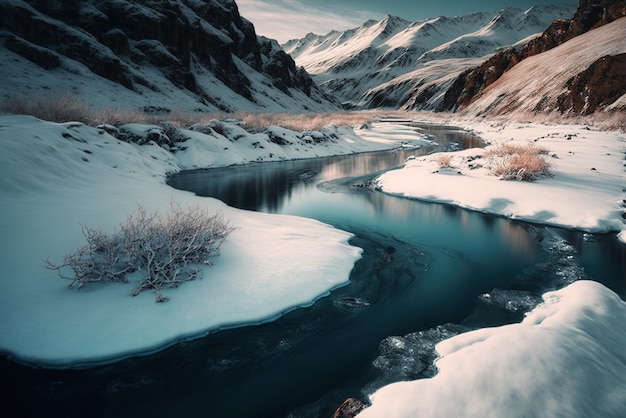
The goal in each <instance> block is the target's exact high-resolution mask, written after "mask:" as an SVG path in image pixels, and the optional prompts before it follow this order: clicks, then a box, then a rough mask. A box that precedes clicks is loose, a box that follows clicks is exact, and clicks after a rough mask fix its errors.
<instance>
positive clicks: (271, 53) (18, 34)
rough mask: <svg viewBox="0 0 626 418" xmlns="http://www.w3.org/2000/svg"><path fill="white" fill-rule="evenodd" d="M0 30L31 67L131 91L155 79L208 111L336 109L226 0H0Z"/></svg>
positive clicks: (149, 86)
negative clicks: (76, 68)
mask: <svg viewBox="0 0 626 418" xmlns="http://www.w3.org/2000/svg"><path fill="white" fill-rule="evenodd" d="M0 30H1V32H0V33H1V35H0V41H1V43H2V44H3V45H4V47H5V48H6V49H8V50H9V51H11V52H12V53H14V54H17V55H19V56H20V57H23V58H25V59H27V60H28V61H30V62H31V63H34V64H36V65H37V66H39V67H41V68H44V69H47V70H54V69H69V68H70V67H71V66H72V65H73V64H76V63H79V64H81V65H82V66H84V67H86V68H87V69H88V70H89V71H91V72H92V73H94V74H96V75H97V76H99V77H102V78H104V79H106V80H109V81H112V82H114V83H116V84H119V85H122V86H124V87H125V88H126V89H129V90H131V91H134V92H136V93H142V94H148V95H149V91H153V92H164V91H165V90H167V88H166V87H164V85H163V83H162V79H161V77H162V78H164V79H165V80H166V81H167V83H166V84H167V85H168V86H169V85H170V84H171V86H170V89H172V88H173V89H178V90H183V91H185V93H188V94H189V95H191V96H192V97H193V98H194V99H195V100H194V101H198V103H199V105H200V107H203V106H202V105H204V106H205V107H207V108H209V109H213V108H215V109H221V110H236V108H238V107H240V106H238V105H237V103H246V102H249V103H250V104H249V105H246V106H244V107H248V108H250V109H256V108H265V107H268V108H272V107H276V108H296V109H297V108H298V107H300V108H302V109H304V108H315V107H321V108H334V107H337V104H336V103H335V102H334V99H333V98H332V97H330V96H327V95H325V94H324V93H322V91H321V90H319V89H318V88H317V86H316V85H315V84H314V83H313V81H312V80H311V78H310V77H309V76H308V74H307V73H306V72H305V71H304V70H302V69H299V68H296V65H295V63H294V61H293V60H292V59H291V57H289V56H288V55H287V54H285V53H284V52H283V51H282V50H281V49H280V48H279V47H278V44H277V43H275V42H273V43H272V42H271V41H270V40H267V39H264V38H257V35H256V33H255V30H254V26H253V25H252V24H251V23H250V22H249V21H248V20H246V19H245V18H243V17H241V16H240V14H239V11H238V8H237V5H236V4H235V2H234V1H233V0H166V1H150V0H144V1H127V0H70V1H57V0H6V1H3V2H2V3H0ZM155 72H156V73H157V74H158V75H159V77H155V76H154V73H155ZM223 87H225V88H223ZM276 91H279V93H277V92H276ZM225 93H227V94H225ZM232 93H234V94H235V95H236V96H237V97H236V100H232V99H230V98H229V96H230V97H232ZM280 93H282V94H280ZM225 96H226V97H225ZM285 96H286V97H285ZM241 98H243V99H245V101H242V100H241ZM268 98H269V99H268ZM289 98H292V99H293V100H289ZM233 103H234V105H233ZM273 103H274V104H276V106H273Z"/></svg>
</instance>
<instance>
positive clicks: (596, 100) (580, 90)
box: [438, 0, 626, 115]
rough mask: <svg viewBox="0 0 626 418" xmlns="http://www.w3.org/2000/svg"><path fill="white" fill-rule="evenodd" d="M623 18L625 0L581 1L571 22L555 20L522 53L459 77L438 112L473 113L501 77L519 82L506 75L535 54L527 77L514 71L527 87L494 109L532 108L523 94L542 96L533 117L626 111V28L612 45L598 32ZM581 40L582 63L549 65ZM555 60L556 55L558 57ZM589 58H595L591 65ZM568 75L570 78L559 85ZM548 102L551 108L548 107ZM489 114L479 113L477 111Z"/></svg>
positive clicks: (506, 53) (497, 57)
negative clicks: (557, 90)
mask: <svg viewBox="0 0 626 418" xmlns="http://www.w3.org/2000/svg"><path fill="white" fill-rule="evenodd" d="M625 16H626V1H625V0H580V3H579V5H578V8H577V10H576V13H574V16H572V18H571V19H568V20H563V19H561V20H555V21H554V22H552V24H550V26H549V27H548V28H547V29H546V30H545V31H543V33H542V34H541V36H538V37H536V38H534V39H532V40H531V41H530V42H528V43H527V44H525V45H523V46H521V47H520V48H519V49H515V48H508V49H505V50H502V51H499V52H497V53H496V54H494V55H492V56H491V57H490V58H489V59H488V60H486V61H485V62H483V63H482V64H481V65H479V66H477V67H475V68H472V69H469V70H467V71H465V72H463V73H462V74H460V75H459V77H458V78H457V79H456V80H455V81H454V83H453V84H452V86H451V87H450V88H449V89H448V91H447V92H446V94H445V97H444V100H443V102H442V103H441V105H440V106H439V108H438V110H456V109H465V110H466V111H469V112H472V111H473V110H474V109H472V108H471V107H473V106H470V105H471V104H472V102H473V101H475V100H476V98H477V97H478V96H480V95H481V93H482V92H483V90H485V89H487V88H488V87H489V86H490V85H491V84H494V83H495V82H497V81H499V80H500V79H501V78H505V79H507V80H509V83H511V82H514V81H516V80H514V79H512V78H511V77H510V76H507V72H508V71H510V70H511V69H514V67H516V66H517V65H518V64H520V63H523V62H524V61H525V60H526V59H528V58H531V57H534V56H536V55H542V57H541V58H537V60H536V61H535V60H533V61H534V62H536V63H537V65H535V66H525V67H524V68H525V69H526V72H520V71H517V72H516V73H517V74H518V75H519V76H520V77H521V78H523V79H525V80H528V81H529V83H525V84H522V85H520V86H519V91H515V93H516V94H515V95H511V96H507V97H506V98H505V96H502V97H500V98H498V103H494V104H493V105H494V106H496V105H497V106H499V107H500V108H501V111H502V110H503V109H504V108H508V109H509V110H508V112H510V111H512V109H521V108H523V107H527V105H528V103H519V102H516V101H518V100H519V97H517V96H519V94H518V93H521V94H522V95H526V96H528V97H532V96H536V95H538V94H543V99H542V101H541V102H538V103H536V105H535V107H534V111H535V112H545V111H554V110H558V111H559V112H560V113H566V114H570V115H572V114H573V115H580V114H590V113H593V112H596V111H598V110H600V111H610V112H615V111H620V110H621V111H624V110H626V106H625V105H624V102H623V100H622V101H621V104H620V97H621V96H624V95H626V69H625V68H626V67H625V66H626V55H625V54H623V53H622V52H620V51H623V49H624V36H623V33H624V31H623V29H622V30H621V31H618V32H617V33H616V34H615V35H617V36H615V37H613V39H612V40H611V41H610V42H607V39H606V37H603V36H605V35H606V34H604V33H603V32H602V31H600V32H597V31H594V29H597V28H599V27H601V26H604V25H607V24H610V23H611V22H614V21H616V20H619V19H621V18H623V17H625ZM589 32H592V33H593V34H589ZM579 36H585V41H580V44H581V45H579V46H580V47H581V48H583V50H576V49H574V50H572V51H571V54H574V56H577V57H578V60H576V59H574V60H572V59H571V58H572V56H571V55H564V56H562V57H560V58H559V59H558V62H551V61H553V57H552V56H553V54H552V53H549V54H548V52H551V50H552V49H553V48H556V47H558V46H560V45H563V44H567V43H570V42H574V43H576V44H579V41H578V40H577V37H579ZM595 37H597V38H598V39H595ZM555 55H557V56H558V53H555ZM590 57H593V59H592V60H590ZM594 60H595V61H594ZM563 62H569V63H570V66H569V68H566V69H565V71H558V70H557V68H563V66H562V65H560V64H561V63H563ZM582 63H586V64H585V65H586V67H581V64H582ZM565 73H567V74H568V76H569V79H567V80H566V81H563V80H560V78H562V77H563V74H565ZM546 76H547V77H548V79H546ZM550 76H554V78H551V77H550ZM539 79H542V80H545V81H546V83H544V84H543V85H542V86H540V87H539V86H537V85H535V81H536V80H539ZM557 84H558V85H559V86H560V88H561V89H562V91H561V92H560V93H559V98H558V99H557V100H556V102H555V100H554V98H553V97H552V96H554V94H555V93H554V88H555V86H556V85H557ZM541 90H543V91H541ZM548 102H551V104H550V105H548ZM503 105H506V106H504V107H503ZM485 110H486V109H482V110H480V109H476V111H479V112H485Z"/></svg>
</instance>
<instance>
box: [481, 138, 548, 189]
mask: <svg viewBox="0 0 626 418" xmlns="http://www.w3.org/2000/svg"><path fill="white" fill-rule="evenodd" d="M547 153H548V150H547V149H545V148H543V147H538V146H536V145H535V144H533V143H528V144H527V145H517V144H500V145H498V146H497V147H492V148H490V149H488V150H487V151H486V152H485V157H487V158H489V159H490V160H491V166H492V168H491V171H492V172H493V173H494V174H495V175H496V176H499V177H500V178H502V179H503V180H520V181H533V180H536V179H537V178H538V177H540V176H550V175H551V173H550V164H549V163H548V162H547V161H546V160H545V159H544V157H543V156H544V155H545V154H547Z"/></svg>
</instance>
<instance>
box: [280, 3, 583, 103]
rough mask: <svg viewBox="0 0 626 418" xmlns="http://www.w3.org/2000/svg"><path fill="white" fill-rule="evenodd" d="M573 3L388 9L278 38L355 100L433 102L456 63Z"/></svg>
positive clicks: (543, 23) (523, 35)
mask: <svg viewBox="0 0 626 418" xmlns="http://www.w3.org/2000/svg"><path fill="white" fill-rule="evenodd" d="M575 10H576V6H575V5H559V6H537V7H533V8H530V9H528V10H526V11H522V10H519V9H515V8H506V9H503V10H501V11H500V12H498V13H474V14H470V15H466V16H457V17H438V18H435V19H428V20H422V21H415V22H409V21H406V20H403V19H401V18H398V17H394V16H386V17H385V18H383V19H382V20H380V21H378V22H376V21H368V22H366V23H365V24H363V25H362V26H360V27H358V28H355V29H351V30H348V31H345V32H336V31H333V32H330V33H329V34H327V35H325V36H319V35H314V34H309V35H307V36H306V37H304V38H302V39H298V40H292V41H289V42H287V43H286V44H284V45H283V47H284V48H285V51H286V52H287V53H289V54H291V55H292V56H293V57H294V59H295V60H296V62H297V63H298V65H302V66H304V67H305V68H306V69H307V71H308V72H309V73H311V74H312V75H313V77H314V79H315V80H316V81H317V82H318V83H319V84H320V85H322V86H323V87H325V88H327V89H328V90H329V91H331V92H333V93H334V94H336V95H337V96H338V97H339V98H340V100H341V101H342V102H345V103H348V104H350V105H353V106H357V107H380V106H385V107H406V108H434V107H436V105H437V104H438V103H439V101H440V100H441V98H442V94H443V92H444V91H445V87H447V86H448V85H449V83H450V82H451V80H452V79H453V78H455V77H456V76H457V75H458V74H459V73H461V72H462V71H463V70H465V69H467V68H470V67H472V66H475V65H478V64H479V63H480V62H482V61H483V60H484V59H485V57H486V56H489V55H490V54H493V53H494V52H496V50H498V49H499V48H502V47H504V46H508V45H514V44H516V43H518V42H520V41H523V40H527V39H528V38H529V37H530V36H533V35H534V34H538V33H541V32H542V31H543V30H544V29H545V28H546V27H547V26H548V25H549V24H550V22H551V21H552V20H554V19H557V18H569V17H570V16H571V15H572V14H573V13H574V11H575Z"/></svg>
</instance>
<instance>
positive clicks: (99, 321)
mask: <svg viewBox="0 0 626 418" xmlns="http://www.w3.org/2000/svg"><path fill="white" fill-rule="evenodd" d="M431 121H433V122H434V121H435V120H434V119H433V120H431ZM438 122H439V123H442V122H443V121H442V119H441V118H439V119H438ZM446 122H447V123H450V124H452V125H455V126H461V127H464V128H466V129H468V130H471V131H473V132H475V133H476V134H477V135H479V136H480V137H482V138H483V139H484V140H486V141H488V142H489V143H490V144H492V145H496V144H498V143H509V142H514V143H522V144H525V143H528V141H531V142H533V143H535V142H536V143H537V145H540V146H542V147H545V148H547V149H548V150H549V155H548V156H547V158H548V159H549V160H550V162H551V163H552V173H553V177H550V178H542V179H539V180H537V181H535V182H532V183H522V182H512V181H502V180H499V179H498V178H497V177H495V176H493V175H492V174H490V172H489V171H488V170H487V169H486V168H485V167H482V168H480V167H479V168H474V169H470V164H479V163H480V162H481V158H474V157H476V156H482V155H483V153H484V150H482V149H471V150H464V151H459V152H455V153H452V154H451V155H452V165H453V166H454V168H453V169H445V170H441V169H439V166H438V163H437V158H438V156H437V154H433V155H429V156H426V157H419V158H415V159H411V160H409V161H407V163H406V164H405V166H404V167H402V168H400V169H398V170H393V171H390V172H388V173H386V174H384V175H382V176H381V177H379V179H378V182H379V184H380V186H381V187H382V188H383V190H384V191H386V192H389V193H394V194H402V195H404V196H407V197H413V198H419V199H425V200H431V201H436V202H442V203H448V204H455V205H459V206H462V207H466V208H471V209H474V210H478V211H484V212H489V213H494V214H498V215H502V216H508V217H513V218H517V219H525V220H529V221H532V222H538V223H545V224H552V225H561V226H565V227H571V228H578V229H584V230H589V231H597V232H609V231H611V232H621V237H622V240H626V232H624V231H626V228H625V226H624V221H623V219H622V218H621V213H622V212H623V207H622V199H624V197H625V196H624V195H625V194H626V191H625V190H624V187H625V185H626V182H625V181H624V180H625V178H624V176H625V173H624V151H625V141H626V138H625V136H624V134H622V133H619V132H611V131H598V130H594V129H592V128H590V127H586V126H583V125H546V124H538V123H533V124H521V123H511V122H503V121H499V122H488V121H485V120H482V119H481V120H480V121H474V120H461V119H458V120H448V121H446ZM122 128H123V129H126V130H127V131H128V132H133V133H135V134H136V135H140V136H141V135H146V131H152V132H154V129H156V127H151V126H142V125H133V126H128V127H126V128H124V127H122ZM218 130H219V131H220V132H221V133H217V130H213V131H209V130H206V132H211V133H204V134H203V133H202V129H200V128H197V129H194V130H183V131H182V132H183V134H184V135H185V136H186V137H187V138H188V139H187V140H186V141H185V142H182V143H179V144H175V145H173V147H177V148H178V151H177V152H176V153H172V152H170V151H167V150H166V149H164V148H162V147H159V146H157V145H156V144H154V143H148V144H146V145H141V146H140V145H137V144H134V143H127V142H122V141H119V140H117V139H115V138H114V137H113V136H111V135H109V134H108V133H107V132H105V131H104V130H103V129H98V128H91V127H87V126H85V125H82V124H78V123H66V124H57V123H50V122H43V121H40V120H37V119H35V118H33V117H29V116H11V115H4V116H0V146H1V147H2V150H3V152H2V153H0V191H1V193H2V199H1V200H0V236H1V237H2V249H1V251H0V265H1V266H2V271H3V274H2V277H1V278H0V351H1V352H3V353H6V354H8V355H9V356H10V357H12V358H14V359H16V360H18V361H22V362H27V363H30V364H36V365H42V366H45V367H85V366H91V365H95V364H101V363H106V362H111V361H116V360H119V359H121V358H124V357H128V356H134V355H144V354H149V353H151V352H154V351H156V350H160V349H162V348H164V347H167V346H168V345H172V344H175V343H177V342H179V341H181V340H184V339H190V338H196V337H199V336H202V335H205V334H207V333H209V332H212V331H217V330H220V329H224V328H227V327H235V326H243V325H247V324H256V323H261V322H264V321H270V320H272V319H275V318H277V317H279V316H280V315H282V314H284V313H285V312H287V311H289V310H292V309H296V308H298V307H305V306H307V305H310V304H312V303H314V301H315V300H317V299H318V298H320V297H323V296H324V295H327V294H328V293H329V292H330V291H331V290H332V289H334V288H337V287H338V286H342V285H345V284H346V283H347V282H348V279H349V274H350V271H351V270H352V267H353V265H354V263H355V261H356V260H357V259H358V258H359V257H360V255H361V250H360V249H359V248H356V247H353V246H351V245H350V244H349V240H350V237H351V236H350V234H348V233H346V232H342V231H339V230H337V229H334V228H332V227H330V226H328V225H325V224H322V223H320V222H317V221H314V220H310V219H304V218H298V217H291V216H285V215H268V214H263V213H257V212H246V211H241V210H237V209H233V208H230V207H227V206H226V205H224V204H223V203H221V202H220V201H217V200H215V199H208V198H199V197H196V196H193V195H192V194H191V193H187V192H182V191H178V190H174V189H172V188H170V187H169V186H167V185H166V184H165V179H166V176H167V174H168V173H172V172H176V171H179V170H183V169H190V168H195V167H203V166H219V165H229V164H236V163H249V162H253V161H265V160H281V159H290V158H307V157H315V156H322V155H333V154H346V153H352V152H365V151H372V150H380V149H388V148H391V147H397V146H405V147H406V146H416V147H417V146H420V145H425V144H428V143H429V141H431V140H432V138H427V137H425V135H422V134H421V133H419V132H417V131H416V130H415V128H407V127H406V126H402V125H401V124H400V123H399V122H398V121H396V122H393V121H389V120H387V121H385V122H376V123H374V124H372V125H371V126H369V127H368V128H362V129H361V128H359V129H349V128H337V127H327V128H325V129H324V130H323V131H322V132H318V133H313V132H311V133H308V134H307V135H304V136H303V135H302V134H299V133H295V132H292V131H288V130H286V129H282V128H278V127H271V128H269V130H268V132H266V133H263V134H249V133H245V132H242V130H241V129H240V128H239V127H238V126H237V125H235V124H231V123H223V126H221V128H219V129H218ZM272 138H273V140H272ZM277 138H281V140H278V139H277ZM315 138H318V139H319V141H318V143H316V141H315ZM322 138H323V139H322ZM276 142H282V145H278V144H277V143H276ZM255 144H256V145H255ZM183 148H184V149H183ZM552 155H555V156H552ZM468 157H472V158H471V161H470V158H468ZM557 157H558V158H557ZM435 171H439V172H435ZM459 172H460V174H459ZM171 200H175V201H177V202H179V203H181V204H182V205H183V206H187V205H191V204H199V205H201V206H202V207H203V208H206V209H207V210H208V211H209V212H221V213H223V215H224V217H225V218H226V219H229V220H230V222H231V224H232V225H233V226H234V227H236V230H235V231H234V232H233V233H232V235H231V236H230V237H229V239H228V240H227V241H226V242H225V244H224V245H223V247H222V251H221V255H220V256H219V257H216V258H215V259H214V260H213V261H214V265H213V266H211V267H208V268H205V270H204V274H203V278H202V279H199V280H194V281H191V282H187V283H184V284H183V285H182V286H181V287H180V288H178V289H173V290H165V291H164V294H165V296H168V297H169V298H170V300H169V301H168V302H166V303H155V302H154V297H153V295H152V294H151V293H150V292H143V293H141V294H140V295H138V296H136V297H131V295H130V294H131V290H132V284H117V283H116V284H98V285H92V286H85V287H84V288H82V289H74V288H68V286H67V285H68V282H67V281H64V280H61V279H60V278H58V276H57V275H56V272H54V271H51V270H47V269H46V268H45V266H44V263H43V261H42V259H45V258H48V257H49V258H51V259H52V260H56V261H59V260H60V259H61V258H62V256H63V255H64V254H66V253H68V252H70V251H72V250H74V249H75V248H77V247H78V246H80V245H82V244H83V242H84V239H83V236H82V233H81V228H80V224H85V225H89V226H92V227H97V228H101V229H102V230H104V231H106V232H113V231H115V229H116V226H117V225H119V223H122V222H124V220H125V218H126V215H127V214H128V213H130V212H132V211H133V210H134V209H135V208H136V205H137V204H142V205H144V206H145V207H146V208H147V209H149V210H155V209H159V210H161V211H163V212H166V211H167V209H168V208H169V204H170V201H171ZM544 300H545V303H544V304H543V305H540V306H539V307H537V308H536V309H535V310H534V311H533V312H532V313H531V314H530V315H529V316H528V317H527V318H526V319H525V320H524V321H523V322H522V323H521V324H514V325H509V326H504V327H498V328H492V329H482V330H477V331H475V332H470V333H467V334H462V335H459V336H457V337H454V338H452V339H449V340H446V341H444V342H442V343H440V344H439V345H438V347H437V350H438V352H439V354H440V355H441V359H440V360H439V362H438V366H439V368H440V373H439V374H438V375H437V376H436V377H434V378H432V379H427V380H420V381H415V382H403V383H396V384H392V385H389V386H386V387H383V388H381V389H380V390H378V391H377V392H375V393H374V394H373V396H372V399H371V400H372V406H371V407H370V408H368V409H366V410H365V411H364V412H363V413H362V415H361V416H363V417H373V416H399V417H400V416H413V415H416V414H419V415H424V416H438V415H439V416H453V414H456V415H464V416H469V415H474V416H486V415H493V416H504V415H507V416H509V415H510V413H511V412H512V411H516V412H519V414H520V415H524V416H526V415H531V416H540V415H551V416H581V417H582V416H591V415H594V414H595V413H596V412H598V411H599V412H600V413H601V414H602V415H603V416H620V415H623V413H624V411H626V387H625V385H624V379H623V376H624V374H625V372H626V356H625V355H624V350H623V347H624V346H625V345H626V329H625V328H624V327H625V324H626V304H624V302H623V301H621V300H620V299H619V297H617V296H616V295H615V294H613V293H612V292H611V291H610V290H608V289H606V288H605V287H603V286H602V285H599V284H597V283H592V282H586V281H581V282H576V283H574V284H572V285H570V286H568V287H567V288H565V289H561V290H558V291H556V292H551V293H548V294H546V295H544ZM537 347H539V348H540V349H537ZM477 399H480V400H481V401H480V402H477ZM520 405H521V406H520ZM459 411H462V413H461V412H459Z"/></svg>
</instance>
